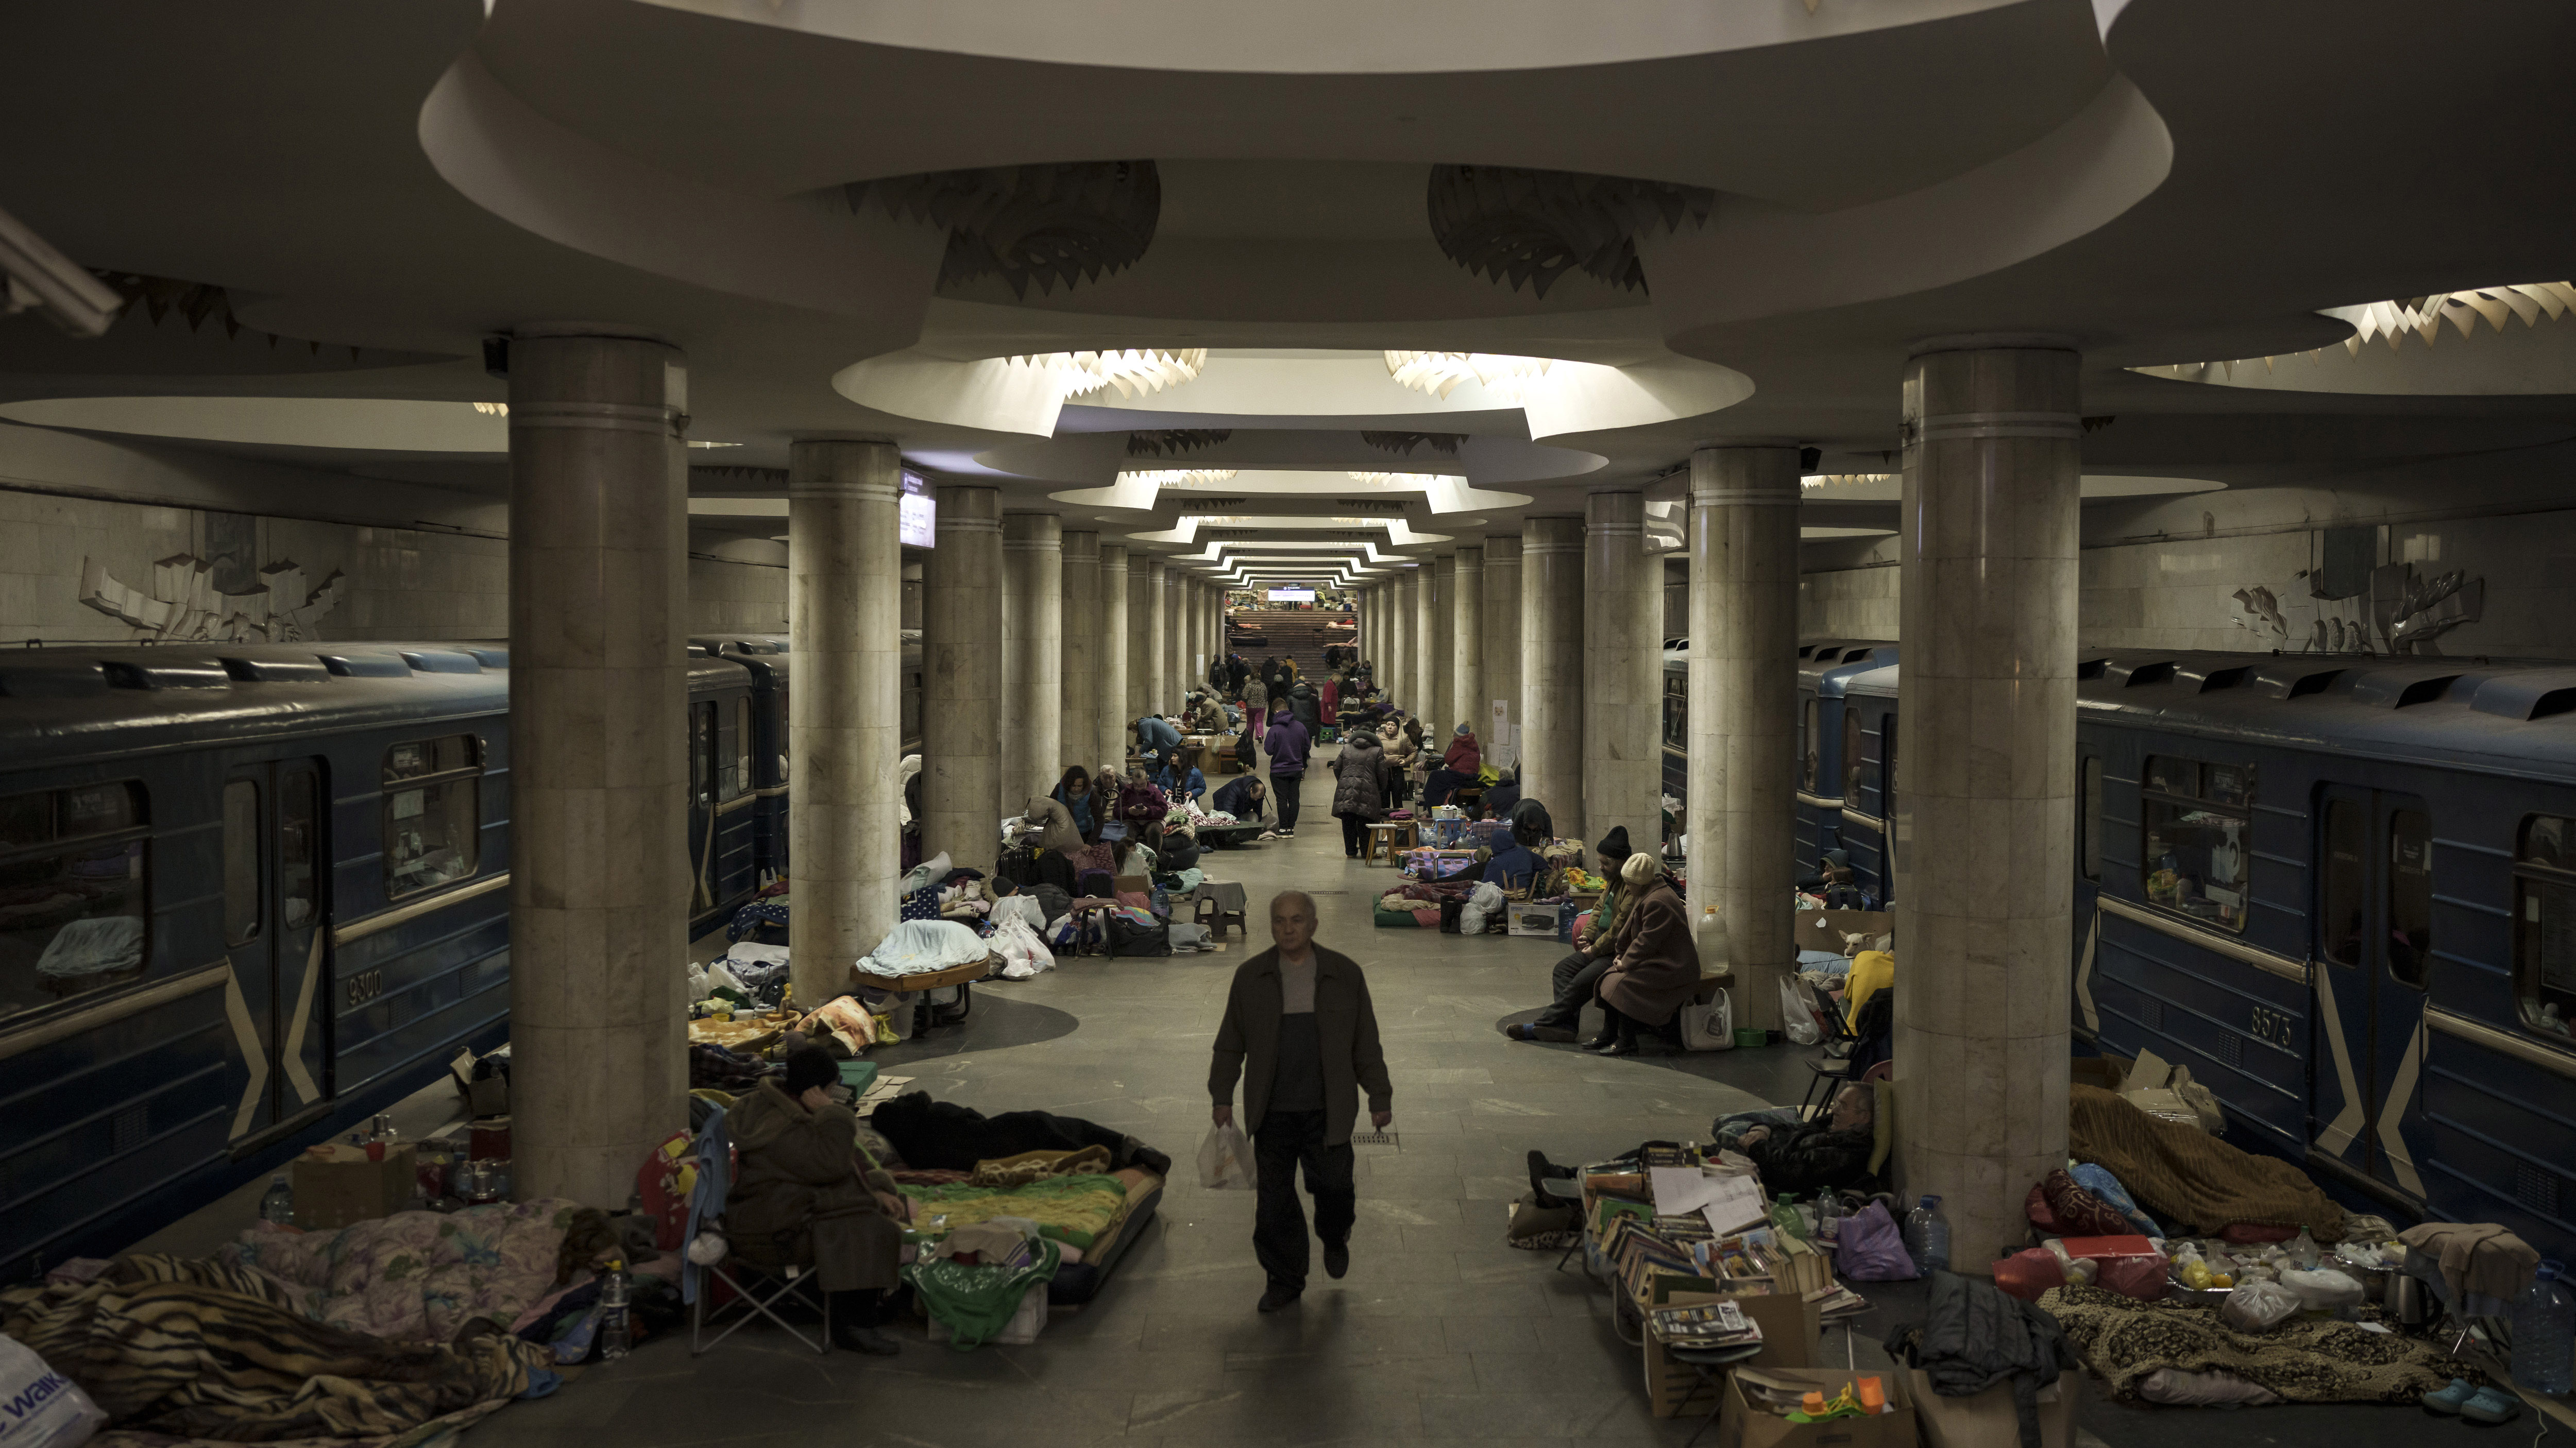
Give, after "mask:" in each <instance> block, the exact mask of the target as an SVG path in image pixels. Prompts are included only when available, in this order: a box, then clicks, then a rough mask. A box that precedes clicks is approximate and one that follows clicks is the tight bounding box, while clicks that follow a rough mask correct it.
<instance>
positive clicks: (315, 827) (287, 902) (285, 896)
mask: <svg viewBox="0 0 2576 1448" xmlns="http://www.w3.org/2000/svg"><path fill="white" fill-rule="evenodd" d="M314 780H315V776H314V773H313V771H312V770H310V769H294V770H289V771H287V773H286V774H285V776H284V777H283V779H282V780H281V781H280V787H279V789H278V800H277V909H278V915H279V923H280V924H281V925H283V926H284V927H285V928H286V929H288V930H301V929H303V928H304V927H306V926H308V925H311V924H312V923H313V921H314V917H315V916H317V915H318V914H320V913H321V912H320V910H319V908H318V907H319V904H320V901H319V898H318V897H317V896H316V895H315V893H314V889H313V862H314V860H315V859H316V858H317V857H318V856H319V854H320V851H319V849H318V848H317V844H318V842H319V841H320V839H321V836H322V811H321V807H320V801H319V800H318V799H317V798H316V797H315V796H316V794H317V793H318V791H317V790H316V789H315V785H314Z"/></svg>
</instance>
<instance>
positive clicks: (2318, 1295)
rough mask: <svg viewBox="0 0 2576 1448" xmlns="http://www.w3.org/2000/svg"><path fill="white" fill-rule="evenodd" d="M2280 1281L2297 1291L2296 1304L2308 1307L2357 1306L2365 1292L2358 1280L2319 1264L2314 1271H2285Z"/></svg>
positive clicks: (2312, 1309)
mask: <svg viewBox="0 0 2576 1448" xmlns="http://www.w3.org/2000/svg"><path fill="white" fill-rule="evenodd" d="M2281 1285H2282V1286H2284V1287H2286V1288H2288V1289H2290V1290H2291V1291H2292V1292H2294V1293H2296V1294H2298V1298H2299V1305H2300V1306H2301V1307H2304V1308H2307V1309H2309V1310H2311V1311H2321V1312H2331V1311H2334V1310H2335V1309H2337V1308H2344V1307H2359V1306H2360V1305H2361V1299H2362V1297H2363V1295H2364V1294H2363V1292H2362V1290H2361V1284H2360V1283H2358V1282H2355V1281H2354V1280H2352V1279H2351V1278H2350V1277H2347V1276H2345V1275H2344V1274H2343V1273H2341V1272H2337V1271H2336V1270H2334V1269H2333V1268H2331V1267H2320V1268H2318V1269H2316V1270H2315V1271H2313V1272H2300V1271H2296V1270H2292V1271H2288V1272H2284V1273H2282V1274H2281Z"/></svg>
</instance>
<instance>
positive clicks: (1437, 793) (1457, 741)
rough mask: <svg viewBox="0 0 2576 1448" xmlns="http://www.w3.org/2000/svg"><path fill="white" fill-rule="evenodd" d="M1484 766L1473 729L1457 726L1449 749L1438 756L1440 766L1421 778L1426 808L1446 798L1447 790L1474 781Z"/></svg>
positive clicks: (1482, 751)
mask: <svg viewBox="0 0 2576 1448" xmlns="http://www.w3.org/2000/svg"><path fill="white" fill-rule="evenodd" d="M1484 767H1485V752H1484V750H1482V749H1480V748H1478V747H1477V744H1476V731H1475V730H1474V729H1473V728H1471V727H1469V726H1468V725H1465V724H1461V725H1459V726H1458V732H1457V733H1456V734H1454V735H1452V736H1451V737H1450V740H1449V752H1448V753H1446V754H1444V755H1442V756H1441V757H1440V767H1439V768H1437V769H1435V770H1433V771H1431V777H1430V778H1429V779H1427V780H1425V781H1423V785H1422V804H1423V807H1424V808H1426V809H1428V808H1430V807H1431V806H1433V805H1436V804H1440V803H1442V802H1444V801H1446V800H1447V799H1448V798H1449V791H1451V790H1453V789H1456V788H1457V787H1458V786H1460V785H1462V784H1473V783H1475V782H1476V772H1477V771H1478V770H1481V769H1483V768H1484Z"/></svg>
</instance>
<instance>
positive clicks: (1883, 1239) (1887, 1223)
mask: <svg viewBox="0 0 2576 1448" xmlns="http://www.w3.org/2000/svg"><path fill="white" fill-rule="evenodd" d="M1836 1243H1837V1245H1836V1246H1835V1248H1834V1270H1835V1271H1836V1272H1838V1273H1840V1274H1841V1275H1842V1277H1843V1278H1844V1279H1845V1280H1846V1281H1851V1282H1911V1281H1913V1280H1914V1279H1915V1278H1916V1277H1917V1276H1919V1275H1920V1274H1919V1273H1917V1272H1916V1271H1915V1270H1914V1258H1913V1256H1912V1255H1911V1254H1909V1253H1908V1252H1907V1251H1906V1250H1905V1234H1904V1233H1903V1232H1901V1231H1899V1230H1898V1229H1897V1226H1896V1219H1895V1218H1894V1217H1891V1216H1889V1215H1888V1214H1887V1208H1886V1207H1885V1206H1883V1205H1881V1204H1880V1203H1877V1202H1872V1203H1870V1204H1869V1205H1868V1206H1866V1207H1863V1208H1861V1209H1860V1210H1859V1211H1858V1212H1855V1213H1854V1214H1852V1215H1851V1216H1850V1217H1848V1218H1846V1219H1845V1220H1844V1222H1843V1227H1842V1232H1841V1234H1840V1236H1839V1237H1837V1239H1836Z"/></svg>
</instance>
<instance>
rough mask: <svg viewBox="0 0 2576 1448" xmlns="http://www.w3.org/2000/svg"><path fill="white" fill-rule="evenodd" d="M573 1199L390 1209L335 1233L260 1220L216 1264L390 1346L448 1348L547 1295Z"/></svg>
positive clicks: (315, 1316) (307, 1312)
mask: <svg viewBox="0 0 2576 1448" xmlns="http://www.w3.org/2000/svg"><path fill="white" fill-rule="evenodd" d="M580 1210H581V1204H580V1203H579V1202H572V1201H564V1200H560V1199H543V1198H541V1199H539V1200H537V1201H532V1202H517V1203H511V1204H508V1205H497V1206H489V1207H469V1208H467V1209H466V1210H464V1211H461V1212H454V1213H448V1214H444V1215H442V1214H440V1213H437V1212H398V1213H396V1214H394V1215H393V1216H390V1217H385V1218H381V1219H379V1220H377V1221H372V1222H360V1223H358V1224H357V1225H355V1226H352V1227H343V1228H341V1229H340V1230H339V1231H336V1232H297V1231H293V1230H290V1229H287V1228H282V1227H274V1226H269V1225H267V1224H265V1223H263V1224H262V1225H260V1226H258V1227H254V1228H252V1229H251V1230H249V1231H247V1232H244V1233H242V1235H241V1240H240V1241H239V1242H237V1243H235V1244H234V1245H233V1246H232V1247H230V1248H228V1249H226V1255H225V1256H224V1257H221V1258H219V1259H218V1260H225V1261H230V1262H233V1263H236V1264H238V1265H240V1266H244V1267H248V1268H251V1269H252V1270H254V1271H256V1272H258V1273H259V1274H260V1275H262V1276H263V1277H266V1278H267V1279H268V1280H270V1281H271V1282H274V1283H276V1284H277V1285H278V1287H279V1288H280V1289H281V1294H280V1295H281V1297H282V1300H283V1301H284V1302H285V1303H286V1304H287V1305H288V1306H290V1307H293V1308H294V1309H296V1310H297V1311H299V1312H301V1313H302V1314H303V1315H304V1316H306V1317H308V1318H311V1319H312V1320H314V1321H316V1322H320V1323H326V1324H328V1325H330V1326H332V1327H336V1328H341V1329H343V1330H346V1331H349V1332H358V1333H365V1334H366V1335H368V1336H370V1337H381V1338H390V1339H392V1340H394V1341H397V1342H420V1341H429V1342H442V1343H443V1342H450V1341H453V1340H454V1339H455V1337H456V1334H457V1332H458V1331H459V1330H460V1329H462V1328H464V1327H465V1326H466V1325H467V1324H469V1323H471V1322H473V1321H474V1320H476V1319H478V1318H488V1319H490V1320H492V1321H493V1322H495V1323H498V1324H499V1325H500V1326H501V1327H502V1328H503V1329H504V1330H506V1329H508V1327H509V1325H510V1324H511V1322H512V1321H514V1320H515V1319H516V1318H517V1317H518V1316H519V1314H520V1313H521V1312H523V1311H525V1310H526V1309H527V1307H528V1305H529V1304H531V1303H533V1302H535V1301H536V1300H537V1299H539V1298H541V1297H543V1296H545V1295H546V1294H547V1293H548V1292H550V1291H552V1290H554V1285H555V1259H556V1253H557V1251H558V1249H560V1248H561V1247H562V1245H563V1239H564V1232H565V1230H566V1229H567V1228H568V1227H569V1226H570V1225H571V1224H572V1218H573V1214H574V1213H575V1212H578V1211H580Z"/></svg>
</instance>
